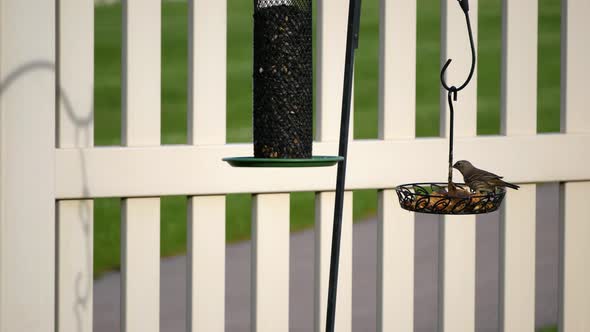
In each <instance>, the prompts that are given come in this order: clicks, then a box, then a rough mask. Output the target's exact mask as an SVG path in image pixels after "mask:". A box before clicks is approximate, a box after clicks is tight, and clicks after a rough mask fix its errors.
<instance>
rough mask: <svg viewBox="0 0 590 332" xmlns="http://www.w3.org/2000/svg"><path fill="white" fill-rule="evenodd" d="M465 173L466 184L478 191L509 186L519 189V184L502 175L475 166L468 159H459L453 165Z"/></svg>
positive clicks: (494, 189) (491, 190)
mask: <svg viewBox="0 0 590 332" xmlns="http://www.w3.org/2000/svg"><path fill="white" fill-rule="evenodd" d="M453 168H456V169H458V170H459V172H461V174H463V180H464V181H465V184H466V185H468V186H469V188H471V190H473V191H475V192H478V193H490V192H492V193H493V192H495V191H496V188H497V187H501V188H504V187H508V188H512V189H518V188H519V186H517V185H515V184H512V183H509V182H506V181H503V180H502V178H503V177H502V176H498V175H496V174H494V173H490V172H488V171H484V170H483V169H479V168H477V167H475V166H473V165H472V164H471V163H470V162H468V161H467V160H459V161H458V162H456V163H455V165H453Z"/></svg>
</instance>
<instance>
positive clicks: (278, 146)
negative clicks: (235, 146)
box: [253, 0, 313, 158]
mask: <svg viewBox="0 0 590 332" xmlns="http://www.w3.org/2000/svg"><path fill="white" fill-rule="evenodd" d="M311 8H312V4H311V0H255V1H254V66H253V86H254V96H253V109H254V110H253V118H254V119H253V127H254V157H256V158H311V156H312V141H313V136H312V121H313V111H312V106H313V105H312V97H313V94H312V93H313V71H312V70H313V63H312V9H311Z"/></svg>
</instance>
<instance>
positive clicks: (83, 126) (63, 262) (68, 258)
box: [56, 0, 94, 332]
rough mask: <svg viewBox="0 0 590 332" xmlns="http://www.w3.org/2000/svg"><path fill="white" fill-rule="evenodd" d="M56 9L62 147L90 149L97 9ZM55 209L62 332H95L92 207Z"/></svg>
mask: <svg viewBox="0 0 590 332" xmlns="http://www.w3.org/2000/svg"><path fill="white" fill-rule="evenodd" d="M57 4H58V6H57V7H56V8H57V17H58V20H59V23H58V30H57V39H58V43H57V48H58V54H59V58H58V59H57V62H58V67H57V69H58V72H57V76H58V78H57V82H58V84H59V85H58V87H57V89H58V98H59V99H58V103H57V121H56V123H57V130H56V138H57V147H58V148H73V147H91V146H92V145H93V140H94V131H93V120H94V115H93V105H92V103H93V93H94V69H93V68H94V3H93V2H92V1H90V0H87V1H76V0H61V1H58V2H57ZM79 163H80V164H85V160H84V158H80V160H79ZM83 166H84V165H82V167H83ZM84 180H85V179H82V181H84ZM56 208H57V213H56V218H57V229H56V232H57V239H58V242H57V267H56V270H57V290H56V294H57V308H56V310H57V316H56V318H57V331H59V332H69V331H71V332H74V331H76V332H90V331H92V307H93V300H92V298H93V294H92V293H93V287H92V283H93V237H94V234H93V229H94V227H93V201H92V200H70V201H57V203H56ZM72 309H73V310H72Z"/></svg>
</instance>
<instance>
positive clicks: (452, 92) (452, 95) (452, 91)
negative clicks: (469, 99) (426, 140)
mask: <svg viewBox="0 0 590 332" xmlns="http://www.w3.org/2000/svg"><path fill="white" fill-rule="evenodd" d="M457 2H458V3H459V6H461V10H463V14H465V21H466V23H467V32H468V34H469V45H470V46H471V69H470V70H469V75H468V76H467V79H466V80H465V82H463V84H461V85H460V86H459V87H458V88H457V87H455V86H454V85H452V86H450V87H449V86H448V85H447V82H446V81H445V72H446V70H447V68H448V67H449V65H450V64H451V61H452V59H448V60H447V62H445V64H444V66H443V67H442V70H441V72H440V82H441V84H442V86H443V88H444V89H445V90H447V91H448V94H447V100H448V103H449V113H450V122H449V179H448V182H449V189H450V186H451V184H452V180H453V127H454V118H455V115H454V109H453V101H457V92H459V91H461V90H463V88H465V87H466V86H467V84H468V83H469V82H470V81H471V78H472V77H473V72H474V70H475V60H476V59H475V45H474V44H473V32H472V31H471V21H470V20H469V2H468V0H457Z"/></svg>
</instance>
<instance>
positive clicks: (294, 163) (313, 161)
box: [222, 156, 344, 167]
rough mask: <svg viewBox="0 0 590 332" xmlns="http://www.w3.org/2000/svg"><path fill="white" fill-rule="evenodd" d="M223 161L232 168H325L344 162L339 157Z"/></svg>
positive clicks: (232, 159) (342, 158) (230, 158)
mask: <svg viewBox="0 0 590 332" xmlns="http://www.w3.org/2000/svg"><path fill="white" fill-rule="evenodd" d="M222 160H223V161H226V162H228V163H229V164H230V165H231V166H233V167H325V166H332V165H335V164H336V163H337V162H339V161H341V160H344V157H340V156H312V157H311V158H301V159H288V158H256V157H227V158H223V159H222Z"/></svg>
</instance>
